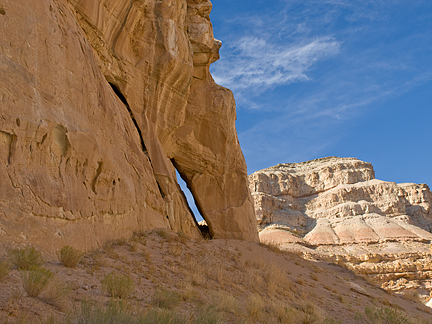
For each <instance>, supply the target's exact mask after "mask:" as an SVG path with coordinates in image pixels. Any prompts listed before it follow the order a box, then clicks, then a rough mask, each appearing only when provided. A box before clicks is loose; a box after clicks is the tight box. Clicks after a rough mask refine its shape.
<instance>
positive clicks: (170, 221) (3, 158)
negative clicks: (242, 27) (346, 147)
mask: <svg viewBox="0 0 432 324" xmlns="http://www.w3.org/2000/svg"><path fill="white" fill-rule="evenodd" d="M0 8H1V11H0V13H1V14H0V35H1V36H0V80H1V81H0V179H2V180H1V181H2V182H1V186H0V248H5V247H7V246H8V245H10V244H11V243H13V244H17V243H32V244H37V245H39V246H40V247H42V248H44V249H46V250H54V249H57V248H58V247H61V246H63V245H65V244H73V245H76V246H78V247H80V248H85V249H88V248H91V247H95V246H98V245H100V244H102V243H103V242H105V241H106V240H107V239H110V238H111V239H112V238H115V237H120V236H130V235H131V234H132V232H133V231H136V230H142V229H151V228H156V227H168V228H171V229H172V230H174V231H181V232H183V233H185V234H187V235H189V236H191V237H196V236H199V235H200V233H199V230H198V227H197V225H196V222H195V220H194V218H193V216H192V214H191V212H190V209H189V207H188V206H187V202H186V200H185V198H184V195H183V193H182V192H181V190H180V187H179V186H178V184H177V180H176V176H175V170H176V169H177V170H178V172H179V173H180V175H181V176H182V178H183V179H184V180H185V181H186V183H187V185H188V186H189V188H190V190H191V192H192V194H193V195H194V198H195V200H196V202H197V204H198V207H199V209H200V211H201V213H202V215H203V217H204V219H205V220H206V221H207V224H208V225H209V230H210V234H211V236H212V237H215V238H236V239H246V240H252V241H253V240H257V232H256V229H255V219H254V211H253V203H252V199H251V197H250V194H249V191H248V188H247V173H246V164H245V161H244V158H243V155H242V152H241V150H240V147H239V144H238V140H237V134H236V130H235V125H234V123H235V118H236V114H235V103H234V99H233V95H232V93H231V92H230V91H229V90H228V89H225V88H223V87H220V86H218V85H216V84H215V83H214V81H213V79H212V77H211V75H210V73H209V66H210V64H211V63H212V62H214V61H215V60H217V59H218V49H219V47H220V45H221V43H220V42H219V41H217V40H215V39H214V37H213V31H212V26H211V23H210V19H209V14H210V11H211V8H212V6H211V3H210V2H209V1H207V0H193V1H192V0H188V1H186V0H176V1H174V0H163V1H156V0H138V1H136V0H134V1H132V0H69V1H67V0H37V1H31V2H28V1H24V0H16V1H8V0H0Z"/></svg>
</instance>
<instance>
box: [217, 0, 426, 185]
mask: <svg viewBox="0 0 432 324" xmlns="http://www.w3.org/2000/svg"><path fill="white" fill-rule="evenodd" d="M212 2H213V11H212V14H211V20H212V23H213V28H214V34H215V37H216V38H218V39H220V40H222V41H223V46H222V48H221V59H220V60H219V61H218V62H216V63H214V64H213V65H212V67H211V72H212V74H213V76H214V78H215V80H216V81H217V82H218V83H219V84H221V85H223V86H226V87H228V88H230V89H231V90H233V92H234V95H235V97H236V102H237V123H236V126H237V131H238V134H239V139H240V144H241V146H242V149H243V153H244V155H245V158H246V162H247V164H248V172H249V173H252V172H254V171H257V170H260V169H263V168H266V167H270V166H273V165H275V164H278V163H284V162H301V161H307V160H311V159H315V158H320V157H325V156H333V155H335V156H343V157H348V156H350V157H357V158H359V159H361V160H364V161H368V162H371V163H372V164H373V165H374V167H375V171H376V177H377V178H378V179H382V180H386V181H395V182H417V183H427V184H429V185H432V172H430V164H431V160H432V150H431V149H432V147H431V144H430V127H431V124H432V1H430V0H427V1H420V0H410V1H397V0H394V1H390V0H387V1H386V0H373V1H372V0H371V1H369V0H361V1H356V0H350V1H348V0H265V1H264V0H263V1H261V0H255V1H253V0H248V1H246V0H235V1H232V0H230V1H228V0H213V1H212Z"/></svg>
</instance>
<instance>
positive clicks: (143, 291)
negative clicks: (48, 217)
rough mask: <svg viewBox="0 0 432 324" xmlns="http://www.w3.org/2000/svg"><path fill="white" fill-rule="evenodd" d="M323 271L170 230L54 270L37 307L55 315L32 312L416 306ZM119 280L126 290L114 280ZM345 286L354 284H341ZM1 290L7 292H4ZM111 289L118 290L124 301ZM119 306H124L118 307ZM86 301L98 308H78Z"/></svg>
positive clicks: (83, 316)
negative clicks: (385, 302)
mask: <svg viewBox="0 0 432 324" xmlns="http://www.w3.org/2000/svg"><path fill="white" fill-rule="evenodd" d="M161 233H163V234H161ZM132 246H133V248H132ZM294 262H298V263H299V266H296V265H295V264H294ZM316 264H317V263H315V262H314V263H310V262H308V261H305V260H300V259H298V258H297V257H296V256H295V255H291V254H287V253H286V252H279V253H273V251H270V252H269V251H268V249H267V248H266V249H263V248H261V247H260V246H258V244H254V243H248V242H240V241H229V240H210V241H204V240H199V241H194V240H193V239H190V240H189V239H186V238H185V237H184V236H181V235H177V234H175V233H172V232H167V231H166V230H161V231H160V230H158V231H153V232H146V233H144V232H142V233H135V235H134V237H133V238H132V239H131V240H130V241H126V242H124V241H120V242H111V243H110V244H109V245H107V246H106V247H104V248H101V249H99V250H97V251H94V252H93V253H87V254H86V256H85V258H84V261H83V262H81V264H78V265H77V266H76V268H73V269H72V268H69V269H66V268H65V267H63V266H61V265H59V264H58V263H48V264H47V266H48V267H49V269H50V270H52V272H54V273H56V278H58V279H59V281H55V280H54V279H53V280H52V281H49V282H48V284H47V287H46V289H45V290H44V291H43V292H42V293H41V294H40V295H39V297H38V299H40V300H42V301H45V303H50V304H51V305H54V306H55V308H53V307H51V306H48V305H45V304H44V303H41V302H40V301H38V300H34V299H32V300H33V302H34V304H35V303H38V304H37V307H33V306H28V307H27V308H26V309H27V310H28V311H29V312H30V313H31V314H32V315H33V316H35V317H36V318H40V319H41V320H42V318H44V319H45V318H47V315H49V314H47V313H45V314H43V316H45V317H42V315H39V314H40V309H41V308H43V307H49V308H48V309H49V311H54V312H55V314H54V315H55V318H56V322H55V324H57V323H67V321H66V315H64V313H62V312H61V311H59V310H62V309H63V310H64V309H66V308H68V309H73V306H75V307H76V310H75V311H72V313H71V317H70V319H71V322H69V323H88V324H91V323H94V324H96V323H98V324H99V323H119V324H121V323H128V324H138V323H172V324H174V323H178V324H181V323H184V324H198V323H199V324H210V323H232V324H234V323H236V324H237V323H254V324H255V323H262V324H280V323H281V324H298V323H306V324H307V323H316V324H318V323H326V324H337V323H348V322H349V323H353V318H354V314H355V312H356V311H360V312H361V314H362V316H363V320H364V321H363V322H359V323H373V322H371V320H369V319H368V317H367V316H366V315H365V314H364V313H363V310H364V307H365V306H373V305H374V303H376V305H380V304H378V302H379V301H381V300H382V299H383V298H384V297H386V298H387V297H388V300H389V305H390V301H391V304H392V305H393V304H398V303H399V302H395V300H400V301H402V304H401V305H404V307H405V305H406V304H412V305H414V303H412V302H411V301H407V300H403V299H400V298H399V299H398V298H397V297H396V296H386V295H385V294H384V293H383V291H382V290H379V289H376V288H374V287H371V286H369V285H367V284H366V283H365V282H364V281H363V280H362V279H359V278H355V277H354V276H352V274H350V273H348V272H347V271H346V270H344V269H341V268H340V267H334V266H331V265H328V264H323V263H320V267H317V266H316ZM321 267H322V268H321ZM15 273H18V270H12V273H11V274H10V275H9V276H8V278H10V279H11V280H13V278H14V274H15ZM108 273H110V275H108V276H106V274H108ZM319 273H321V274H319ZM116 274H117V275H116ZM119 274H123V275H119ZM125 274H127V275H125ZM317 274H318V275H317ZM314 276H316V277H317V278H319V280H316V279H314ZM119 277H121V278H123V279H124V280H125V281H123V282H126V284H123V283H119V281H121V280H111V279H113V278H119ZM342 277H346V278H348V279H344V280H342V279H339V278H342ZM100 278H104V279H103V280H99V279H100ZM108 278H109V279H108ZM125 278H127V279H125ZM131 278H133V282H132V279H131ZM8 280H9V279H8ZM348 280H349V281H352V282H354V283H356V284H359V285H361V286H362V287H364V288H365V289H367V291H368V294H370V296H372V297H370V296H365V295H362V294H360V293H357V292H356V291H352V290H350V286H349V285H348V284H347V281H348ZM127 282H131V283H132V285H133V287H135V288H132V289H131V290H128V289H127V290H128V293H126V294H123V293H118V290H119V289H123V288H124V287H126V286H127V285H128V284H127ZM66 283H67V285H69V286H70V287H72V289H71V290H69V289H68V288H67V286H66ZM4 285H5V284H4V283H0V289H3V287H4ZM312 285H314V287H313V288H311V286H312ZM108 287H115V288H113V290H114V291H117V293H114V292H113V291H110V289H109V288H108ZM68 290H69V291H70V292H69V295H68V294H67V291H68ZM132 290H133V294H131V292H132ZM108 296H109V297H108ZM383 296H384V297H383ZM112 297H116V298H120V299H115V300H116V302H113V301H112ZM127 297H128V298H127ZM86 298H87V299H89V298H90V299H94V300H97V302H87V303H84V304H83V305H82V307H77V306H78V305H77V304H78V303H79V301H80V300H83V299H86ZM126 298H127V299H126ZM26 299H29V298H28V297H26V296H25V295H22V294H21V295H20V296H19V297H18V296H17V298H15V299H12V298H11V290H10V291H9V293H8V297H6V298H5V300H7V302H8V303H9V304H10V305H15V307H16V308H20V307H22V306H23V305H26V302H24V303H23V300H24V301H25V300H26ZM1 302H2V299H1V296H0V318H1V316H4V315H5V312H4V311H2V307H3V309H8V307H10V306H7V305H5V304H1ZM27 303H28V302H27ZM403 303H405V304H403ZM62 304H64V305H66V304H67V306H62ZM44 305H45V306H44ZM69 306H70V307H69ZM380 306H381V305H380ZM415 306H416V305H414V306H412V307H411V308H410V309H409V312H412V309H413V308H414V309H415ZM417 306H418V304H417ZM398 307H399V306H398ZM33 309H34V310H33ZM407 309H408V308H407ZM8 310H9V309H8ZM340 310H341V311H340ZM2 312H3V313H2ZM35 312H38V313H37V314H36V315H35ZM419 313H420V312H418V313H416V314H417V315H418V314H419ZM8 314H9V313H6V317H8V316H9V315H8ZM10 314H13V315H10V316H13V318H11V319H8V318H6V320H8V323H14V322H15V319H16V312H15V313H14V312H10ZM329 315H332V316H333V317H334V318H331V316H330V317H329ZM423 315H425V314H424V313H423ZM425 316H426V315H425ZM326 317H327V318H326ZM345 320H347V321H345ZM104 321H105V322H104ZM367 321H369V322H367ZM0 322H1V320H0ZM42 322H43V320H42ZM413 323H414V322H413ZM418 323H420V322H418ZM425 323H426V322H425ZM428 324H429V323H428Z"/></svg>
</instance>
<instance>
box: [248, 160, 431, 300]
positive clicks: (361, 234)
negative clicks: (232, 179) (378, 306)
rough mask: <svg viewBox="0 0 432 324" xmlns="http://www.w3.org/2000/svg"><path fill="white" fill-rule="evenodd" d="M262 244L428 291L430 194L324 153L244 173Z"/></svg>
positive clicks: (384, 281)
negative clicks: (323, 156)
mask: <svg viewBox="0 0 432 324" xmlns="http://www.w3.org/2000/svg"><path fill="white" fill-rule="evenodd" d="M249 183H250V189H251V192H252V196H253V198H254V202H255V210H256V215H257V221H258V226H259V228H260V230H261V232H260V239H261V241H263V242H266V243H271V244H275V245H279V246H280V247H282V248H286V249H294V250H298V251H301V252H303V253H304V254H305V255H306V256H307V257H310V258H320V259H325V260H328V261H333V262H338V263H343V264H344V265H346V266H348V267H350V268H351V269H353V270H354V271H356V272H357V273H360V274H365V275H368V276H369V277H372V278H375V279H377V280H378V281H380V282H381V283H382V284H383V286H385V287H386V288H389V289H394V290H403V289H405V290H406V289H410V288H417V289H420V290H419V291H420V292H421V293H422V294H423V295H429V292H430V290H431V289H432V281H431V279H430V273H431V270H432V266H431V264H432V263H431V255H430V249H429V246H430V242H431V240H432V234H431V231H432V210H431V207H432V193H431V191H430V190H429V187H428V186H427V185H425V184H413V183H404V184H396V183H394V182H385V181H381V180H377V179H375V174H374V170H373V167H372V165H371V164H370V163H366V162H363V161H360V160H358V159H355V158H337V157H329V158H323V159H318V160H314V161H308V162H303V163H291V164H279V165H277V166H275V167H271V168H268V169H265V170H261V171H257V172H255V173H254V174H252V175H250V176H249Z"/></svg>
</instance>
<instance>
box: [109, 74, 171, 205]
mask: <svg viewBox="0 0 432 324" xmlns="http://www.w3.org/2000/svg"><path fill="white" fill-rule="evenodd" d="M108 83H109V85H110V86H111V88H112V89H113V91H114V93H115V94H116V96H117V97H118V98H119V99H120V101H121V102H122V103H123V104H124V106H125V107H126V109H127V110H128V112H129V116H130V117H131V119H132V122H133V124H134V126H135V128H136V130H137V132H138V135H139V138H140V142H141V149H142V151H143V152H144V154H145V155H146V156H147V158H148V159H149V161H150V164H152V161H151V159H150V155H149V154H148V150H147V147H146V145H145V143H144V138H143V135H142V132H141V129H140V128H139V125H138V122H137V121H136V119H135V116H134V113H133V111H132V109H131V108H130V106H129V103H128V102H127V100H126V97H125V96H124V95H123V93H122V92H121V91H120V89H119V87H118V86H117V85H116V84H114V83H111V82H108ZM155 180H156V179H155ZM156 183H157V185H158V189H159V192H160V194H161V196H162V198H165V197H166V193H164V192H163V190H162V187H161V185H160V184H159V182H158V181H157V180H156Z"/></svg>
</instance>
